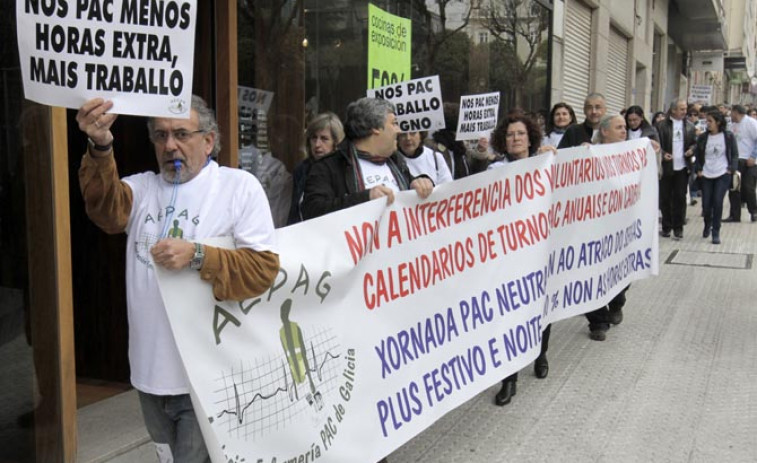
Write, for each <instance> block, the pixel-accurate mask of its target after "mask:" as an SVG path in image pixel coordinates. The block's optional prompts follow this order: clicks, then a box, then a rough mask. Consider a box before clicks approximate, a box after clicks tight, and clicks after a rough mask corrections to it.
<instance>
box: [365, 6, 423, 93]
mask: <svg viewBox="0 0 757 463" xmlns="http://www.w3.org/2000/svg"><path fill="white" fill-rule="evenodd" d="M412 30H413V22H412V21H411V20H410V19H407V18H403V17H401V16H395V15H393V14H391V13H387V12H386V11H384V10H382V9H381V8H379V7H377V6H376V5H374V4H372V3H369V4H368V88H376V87H384V86H387V85H389V84H396V83H397V82H403V81H405V80H407V79H409V78H410V69H411V68H410V63H411V47H412V40H411V38H412Z"/></svg>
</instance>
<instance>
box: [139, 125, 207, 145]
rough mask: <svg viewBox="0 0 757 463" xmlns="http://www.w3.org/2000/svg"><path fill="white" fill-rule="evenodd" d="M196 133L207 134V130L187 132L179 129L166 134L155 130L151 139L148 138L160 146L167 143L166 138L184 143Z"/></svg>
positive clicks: (163, 131)
mask: <svg viewBox="0 0 757 463" xmlns="http://www.w3.org/2000/svg"><path fill="white" fill-rule="evenodd" d="M197 133H207V130H195V131H189V130H184V129H180V130H174V131H173V132H166V131H165V130H156V131H155V132H153V134H152V137H150V139H151V140H152V142H153V143H159V144H161V145H162V144H164V143H166V142H168V137H173V139H174V140H176V141H177V142H179V143H184V142H186V141H188V140H189V139H190V138H192V136H193V135H195V134H197Z"/></svg>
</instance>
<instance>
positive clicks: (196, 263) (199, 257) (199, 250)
mask: <svg viewBox="0 0 757 463" xmlns="http://www.w3.org/2000/svg"><path fill="white" fill-rule="evenodd" d="M203 262H205V246H203V245H202V244H200V243H195V254H194V256H192V260H190V261H189V268H191V269H192V270H200V269H201V268H202V263H203Z"/></svg>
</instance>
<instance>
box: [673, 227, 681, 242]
mask: <svg viewBox="0 0 757 463" xmlns="http://www.w3.org/2000/svg"><path fill="white" fill-rule="evenodd" d="M673 237H675V239H677V240H680V239H683V230H681V229H678V230H675V231H673Z"/></svg>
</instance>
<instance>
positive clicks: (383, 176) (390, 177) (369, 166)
mask: <svg viewBox="0 0 757 463" xmlns="http://www.w3.org/2000/svg"><path fill="white" fill-rule="evenodd" d="M358 162H359V163H360V170H361V171H362V172H363V183H364V184H365V189H366V190H370V189H371V188H373V187H375V186H379V185H384V186H387V187H389V188H391V189H392V190H394V191H400V186H399V185H398V184H397V179H396V178H394V174H392V169H390V168H389V164H376V163H373V162H371V161H368V160H365V159H360V158H358Z"/></svg>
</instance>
